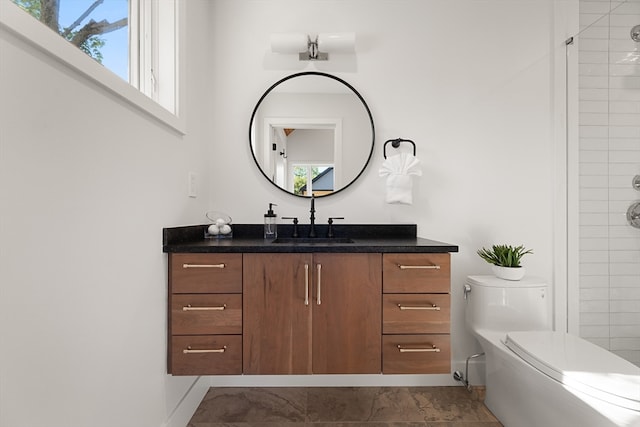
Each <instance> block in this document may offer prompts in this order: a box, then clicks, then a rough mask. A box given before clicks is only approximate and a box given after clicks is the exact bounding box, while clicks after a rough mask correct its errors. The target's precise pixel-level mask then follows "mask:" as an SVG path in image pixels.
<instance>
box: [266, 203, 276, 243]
mask: <svg viewBox="0 0 640 427" xmlns="http://www.w3.org/2000/svg"><path fill="white" fill-rule="evenodd" d="M273 206H278V205H276V204H275V203H269V210H268V211H267V213H266V214H264V238H265V239H276V238H277V237H278V215H276V214H275V212H273Z"/></svg>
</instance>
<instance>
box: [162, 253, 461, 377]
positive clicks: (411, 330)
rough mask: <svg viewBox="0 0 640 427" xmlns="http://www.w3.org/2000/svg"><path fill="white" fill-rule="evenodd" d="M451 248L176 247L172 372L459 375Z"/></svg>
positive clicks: (171, 317) (171, 304)
mask: <svg viewBox="0 0 640 427" xmlns="http://www.w3.org/2000/svg"><path fill="white" fill-rule="evenodd" d="M450 280H451V279H450V255H449V253H244V254H242V253H203V254H200V253H170V254H169V298H168V300H169V301H168V311H169V334H168V335H169V336H168V342H169V348H168V356H167V357H168V372H169V373H170V374H173V375H224V374H242V373H244V374H257V375H259V374H271V375H276V374H378V373H380V372H382V373H383V374H439V373H449V372H450V370H451V351H450V305H451V302H450V295H449V292H450Z"/></svg>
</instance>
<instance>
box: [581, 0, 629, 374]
mask: <svg viewBox="0 0 640 427" xmlns="http://www.w3.org/2000/svg"><path fill="white" fill-rule="evenodd" d="M579 10H580V32H579V34H578V35H577V36H575V37H574V45H573V46H572V47H571V48H573V49H576V48H577V49H578V91H577V93H578V135H579V136H578V157H579V168H578V169H579V172H578V173H579V177H578V184H579V195H578V205H579V206H578V210H579V211H578V218H579V224H578V252H579V253H578V263H579V267H578V270H579V272H578V295H579V301H578V302H576V301H571V302H570V304H569V310H570V316H571V311H572V310H573V315H574V316H576V315H577V317H578V320H577V324H578V329H579V332H578V333H579V335H580V336H581V337H583V338H585V339H587V340H589V341H592V342H593V343H595V344H597V345H600V346H601V347H604V348H606V349H608V350H610V351H612V352H614V353H616V354H618V355H620V356H621V357H623V358H625V359H627V360H629V361H631V362H632V363H635V364H636V365H640V228H634V227H633V226H632V225H630V223H629V220H628V218H627V211H628V209H629V207H630V206H631V205H633V204H634V202H638V201H640V190H638V189H636V188H634V185H633V182H634V177H635V176H636V175H640V42H639V41H636V40H634V38H635V37H634V27H635V26H636V25H639V24H640V0H626V1H610V0H579ZM636 30H637V28H636ZM569 78H570V79H571V78H575V76H574V77H572V76H569Z"/></svg>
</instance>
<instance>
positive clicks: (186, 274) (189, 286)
mask: <svg viewBox="0 0 640 427" xmlns="http://www.w3.org/2000/svg"><path fill="white" fill-rule="evenodd" d="M169 284H170V286H171V292H172V293H174V294H182V293H186V294H189V293H242V254H224V253H223V254H217V253H213V254H170V259H169Z"/></svg>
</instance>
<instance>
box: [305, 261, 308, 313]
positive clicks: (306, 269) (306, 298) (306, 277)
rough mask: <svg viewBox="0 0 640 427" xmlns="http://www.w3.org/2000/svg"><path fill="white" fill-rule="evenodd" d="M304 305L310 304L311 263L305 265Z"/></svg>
mask: <svg viewBox="0 0 640 427" xmlns="http://www.w3.org/2000/svg"><path fill="white" fill-rule="evenodd" d="M304 305H309V264H305V265H304Z"/></svg>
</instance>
